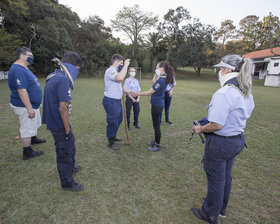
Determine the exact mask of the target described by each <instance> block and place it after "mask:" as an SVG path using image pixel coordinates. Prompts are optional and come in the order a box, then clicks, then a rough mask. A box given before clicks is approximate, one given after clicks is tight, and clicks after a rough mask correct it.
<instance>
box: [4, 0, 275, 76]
mask: <svg viewBox="0 0 280 224" xmlns="http://www.w3.org/2000/svg"><path fill="white" fill-rule="evenodd" d="M239 27H240V28H239V29H237V28H236V26H235V25H234V24H233V21H231V20H229V19H225V20H224V21H222V22H221V26H220V27H218V28H215V27H213V26H209V25H207V24H202V23H201V22H200V20H199V19H198V18H195V19H193V21H191V13H190V12H189V11H188V9H186V8H184V7H182V6H179V7H177V8H175V9H169V10H168V11H167V12H166V14H165V15H164V16H163V18H158V16H156V15H153V14H152V13H151V12H146V11H143V10H142V9H141V8H140V6H139V5H134V6H132V7H126V6H124V7H123V8H122V9H121V10H120V11H119V12H118V13H117V14H116V16H115V19H113V20H112V21H111V27H108V26H105V23H104V21H103V19H102V18H100V17H99V16H97V15H91V16H90V17H89V18H86V19H84V20H81V19H80V17H79V16H78V15H77V14H76V13H75V12H73V11H72V10H71V9H70V8H68V7H67V6H65V5H62V4H59V1H57V0H13V1H11V0H2V1H1V2H0V61H1V62H0V70H8V69H9V67H10V65H11V63H13V61H14V60H15V54H16V49H17V48H18V47H20V46H23V45H24V46H27V47H29V48H31V50H32V52H33V54H34V56H35V61H34V62H35V63H34V65H33V66H32V69H33V71H34V72H35V73H36V74H37V75H42V76H46V75H47V74H48V73H49V72H52V71H53V69H54V67H53V64H52V62H51V59H52V58H53V57H62V56H63V54H64V53H65V52H66V51H69V50H72V51H76V52H77V53H79V54H80V55H81V57H82V59H83V60H84V62H85V67H84V68H83V70H82V75H84V76H93V75H94V74H97V73H96V71H98V70H99V68H100V67H106V66H109V65H110V63H111V60H110V59H111V56H112V55H113V54H114V53H120V54H122V55H124V57H129V58H131V59H132V63H131V65H132V66H136V67H138V66H139V67H143V71H145V72H150V71H153V70H154V68H155V66H156V64H157V62H158V61H161V60H168V61H170V63H171V64H172V65H173V66H174V67H175V68H177V67H180V66H193V67H194V68H195V70H196V72H197V74H198V75H199V73H200V69H201V68H202V67H207V66H211V65H213V64H214V63H216V62H217V61H218V60H219V59H220V57H221V56H223V55H225V54H228V53H239V54H244V53H247V52H250V51H255V50H260V49H265V48H273V47H277V46H279V45H280V20H279V17H278V16H274V15H272V14H271V13H269V15H267V16H265V17H264V18H262V19H261V18H259V17H258V16H256V15H248V16H246V17H245V18H243V19H242V20H240V22H239ZM112 30H115V31H117V32H124V33H125V34H126V35H127V37H128V39H129V40H130V43H128V44H127V43H122V42H121V41H120V39H119V38H116V37H114V36H113V34H112Z"/></svg>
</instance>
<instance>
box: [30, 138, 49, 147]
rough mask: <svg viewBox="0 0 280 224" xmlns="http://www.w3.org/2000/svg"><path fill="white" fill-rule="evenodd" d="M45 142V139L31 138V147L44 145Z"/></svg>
mask: <svg viewBox="0 0 280 224" xmlns="http://www.w3.org/2000/svg"><path fill="white" fill-rule="evenodd" d="M45 142H46V140H45V139H40V138H37V136H33V137H31V145H35V144H41V143H45Z"/></svg>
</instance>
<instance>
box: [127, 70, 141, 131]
mask: <svg viewBox="0 0 280 224" xmlns="http://www.w3.org/2000/svg"><path fill="white" fill-rule="evenodd" d="M129 75H130V77H129V78H127V79H126V80H125V81H124V91H125V92H126V100H125V107H126V117H127V125H128V129H129V130H130V111H131V108H132V107H133V113H134V122H133V126H134V127H136V128H140V126H139V125H138V117H139V113H140V105H139V100H140V96H137V97H133V96H131V94H130V93H129V92H130V91H134V92H136V93H138V92H140V91H141V88H140V86H139V81H138V80H137V79H136V78H135V75H136V70H135V68H130V69H129Z"/></svg>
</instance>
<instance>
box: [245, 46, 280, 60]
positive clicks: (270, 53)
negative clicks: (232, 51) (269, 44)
mask: <svg viewBox="0 0 280 224" xmlns="http://www.w3.org/2000/svg"><path fill="white" fill-rule="evenodd" d="M276 56H280V47H275V48H269V49H265V50H260V51H253V52H250V53H248V54H244V55H242V57H243V58H251V59H258V58H270V57H276Z"/></svg>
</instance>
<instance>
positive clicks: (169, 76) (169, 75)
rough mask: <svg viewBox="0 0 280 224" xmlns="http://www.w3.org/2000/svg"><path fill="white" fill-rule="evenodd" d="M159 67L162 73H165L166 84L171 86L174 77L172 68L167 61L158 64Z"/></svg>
mask: <svg viewBox="0 0 280 224" xmlns="http://www.w3.org/2000/svg"><path fill="white" fill-rule="evenodd" d="M159 67H160V68H161V67H163V68H164V71H165V73H166V83H167V84H171V85H173V83H174V76H175V73H174V69H173V67H172V66H171V65H170V64H169V62H167V61H161V62H159Z"/></svg>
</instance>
